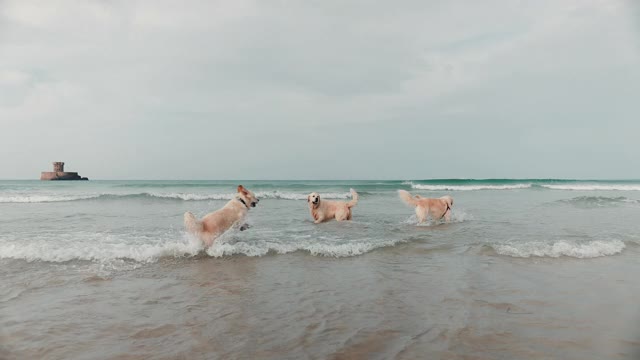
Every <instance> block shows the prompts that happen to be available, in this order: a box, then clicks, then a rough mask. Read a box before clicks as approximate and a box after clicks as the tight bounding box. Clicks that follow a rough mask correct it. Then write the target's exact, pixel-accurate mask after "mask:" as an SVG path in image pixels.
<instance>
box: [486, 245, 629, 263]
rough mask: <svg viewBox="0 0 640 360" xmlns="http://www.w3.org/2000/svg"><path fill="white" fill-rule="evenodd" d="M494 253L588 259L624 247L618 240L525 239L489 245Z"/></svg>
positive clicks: (521, 256)
mask: <svg viewBox="0 0 640 360" xmlns="http://www.w3.org/2000/svg"><path fill="white" fill-rule="evenodd" d="M490 246H491V247H492V248H493V249H494V250H495V252H496V253H498V254H500V255H506V256H511V257H516V258H529V257H551V258H558V257H561V256H567V257H573V258H579V259H590V258H595V257H601V256H611V255H615V254H618V253H621V252H622V250H624V248H625V244H624V242H622V241H620V240H609V241H602V240H594V241H585V242H576V241H569V240H559V241H553V242H544V241H526V242H510V243H503V244H494V245H490Z"/></svg>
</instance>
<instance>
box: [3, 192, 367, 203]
mask: <svg viewBox="0 0 640 360" xmlns="http://www.w3.org/2000/svg"><path fill="white" fill-rule="evenodd" d="M255 194H256V196H257V197H258V198H261V199H279V200H306V199H307V195H308V194H302V193H291V192H285V191H278V190H274V191H256V192H255ZM359 194H363V193H362V192H360V193H359ZM234 196H235V194H231V193H229V194H223V193H217V194H195V193H157V192H145V193H136V194H78V195H70V194H52V195H25V194H23V195H4V196H3V195H0V203H46V202H65V201H81V200H96V199H126V198H151V199H153V198H156V199H174V200H183V201H204V200H231V199H233V198H234ZM322 196H323V197H324V198H326V199H350V198H351V195H350V193H347V192H345V193H322Z"/></svg>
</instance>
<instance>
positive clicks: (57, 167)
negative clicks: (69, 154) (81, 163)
mask: <svg viewBox="0 0 640 360" xmlns="http://www.w3.org/2000/svg"><path fill="white" fill-rule="evenodd" d="M53 171H54V172H64V163H63V162H60V161H56V162H54V163H53Z"/></svg>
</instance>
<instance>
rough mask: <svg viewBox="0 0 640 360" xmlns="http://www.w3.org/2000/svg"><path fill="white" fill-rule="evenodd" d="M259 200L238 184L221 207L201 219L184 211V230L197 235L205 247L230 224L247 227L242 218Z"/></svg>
mask: <svg viewBox="0 0 640 360" xmlns="http://www.w3.org/2000/svg"><path fill="white" fill-rule="evenodd" d="M259 201H260V200H259V199H258V198H257V197H256V196H255V195H254V194H253V193H252V192H251V191H249V190H247V189H245V187H244V186H242V185H239V186H238V193H237V194H236V195H235V196H234V198H233V199H232V200H230V201H229V202H228V203H227V204H226V205H225V206H224V207H222V209H220V210H217V211H214V212H212V213H210V214H207V215H206V216H205V217H203V218H202V220H198V219H197V218H196V217H195V215H193V213H191V212H190V211H187V212H186V213H184V226H185V228H186V230H187V231H188V232H189V233H191V234H194V235H197V236H198V237H199V238H200V240H202V242H203V243H204V245H205V247H207V248H208V247H210V246H211V245H212V244H213V242H214V241H215V240H216V239H217V238H218V237H219V236H220V235H222V234H223V233H224V232H225V231H227V230H229V229H230V228H231V227H232V226H235V225H237V224H242V225H240V230H241V231H242V230H246V229H247V228H249V226H248V225H247V224H244V223H243V222H244V218H245V217H246V216H247V213H248V212H249V208H251V207H256V205H257V204H258V202H259Z"/></svg>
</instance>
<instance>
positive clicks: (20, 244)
mask: <svg viewBox="0 0 640 360" xmlns="http://www.w3.org/2000/svg"><path fill="white" fill-rule="evenodd" d="M201 250H202V244H201V242H200V241H199V240H197V239H195V238H190V237H183V238H179V239H175V240H158V239H154V238H152V237H142V236H138V237H134V236H122V235H109V234H99V233H94V234H92V233H85V234H74V235H67V236H66V237H65V238H60V237H58V238H57V239H56V241H52V239H50V238H49V237H44V236H40V237H36V238H33V239H30V240H23V241H20V240H19V239H12V240H11V241H8V242H4V241H3V242H0V258H2V259H22V260H26V261H48V262H66V261H71V260H87V261H98V262H108V261H112V260H118V259H130V260H134V261H138V262H155V261H157V260H158V259H159V258H161V257H165V256H174V257H180V256H193V255H196V254H197V253H198V252H199V251H201Z"/></svg>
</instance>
